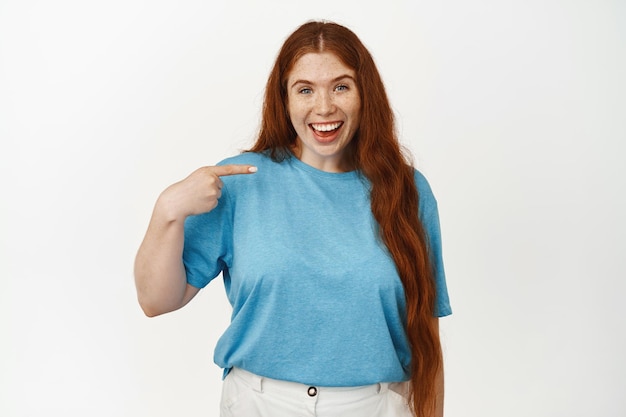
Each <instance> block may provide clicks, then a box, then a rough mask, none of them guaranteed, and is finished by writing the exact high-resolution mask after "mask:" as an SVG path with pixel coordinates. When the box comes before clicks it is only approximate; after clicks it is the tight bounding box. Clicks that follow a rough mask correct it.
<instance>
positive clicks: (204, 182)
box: [157, 165, 257, 221]
mask: <svg viewBox="0 0 626 417" xmlns="http://www.w3.org/2000/svg"><path fill="white" fill-rule="evenodd" d="M256 171H257V168H256V167H254V166H252V165H222V166H208V167H202V168H199V169H197V170H195V171H194V172H192V173H191V174H190V175H189V176H188V177H187V178H185V179H184V180H182V181H179V182H177V183H175V184H172V185H171V186H169V187H168V188H167V189H166V190H165V191H163V193H162V194H161V196H160V197H159V201H158V202H157V207H159V206H160V208H161V209H163V210H164V211H165V213H168V218H170V219H173V220H182V221H184V220H185V219H186V218H187V217H188V216H191V215H195V214H201V213H207V212H209V211H211V210H213V209H214V208H215V207H216V206H217V203H218V200H219V198H220V197H221V196H222V187H223V186H224V183H223V182H222V180H221V179H220V177H224V176H227V175H240V174H253V173H255V172H256Z"/></svg>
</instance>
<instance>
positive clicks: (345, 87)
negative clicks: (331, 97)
mask: <svg viewBox="0 0 626 417" xmlns="http://www.w3.org/2000/svg"><path fill="white" fill-rule="evenodd" d="M347 90H349V87H348V86H347V85H345V84H339V85H338V86H337V87H335V91H347Z"/></svg>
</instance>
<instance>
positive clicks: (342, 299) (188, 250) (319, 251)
mask: <svg viewBox="0 0 626 417" xmlns="http://www.w3.org/2000/svg"><path fill="white" fill-rule="evenodd" d="M221 164H252V165H255V166H257V167H258V172H257V173H255V174H247V175H235V176H225V177H222V180H223V182H224V187H223V190H222V197H221V198H220V200H219V204H218V206H217V207H216V208H215V209H214V210H213V211H211V212H210V213H206V214H202V215H199V216H192V217H189V218H188V219H187V221H186V223H185V248H184V253H183V260H184V264H185V268H186V271H187V281H188V282H189V283H190V284H191V285H193V286H195V287H198V288H202V287H204V286H206V285H207V284H208V283H209V282H210V281H211V280H212V279H213V278H215V277H216V276H218V275H219V274H220V273H223V279H224V285H225V288H226V293H227V295H228V299H229V301H230V303H231V304H232V306H233V313H232V320H231V324H230V326H229V327H228V328H227V329H226V331H225V333H224V334H223V335H222V337H221V338H220V340H219V341H218V343H217V346H216V349H215V356H214V360H215V362H216V363H217V364H218V365H219V366H221V367H222V368H224V369H225V372H228V370H229V369H230V368H231V367H233V366H236V367H239V368H242V369H245V370H247V371H249V372H252V373H255V374H257V375H262V376H266V377H269V378H274V379H281V380H286V381H294V382H300V383H303V384H310V385H318V386H358V385H366V384H373V383H377V382H392V381H402V380H406V379H408V373H407V371H408V365H409V362H410V351H409V347H408V343H407V340H406V335H405V332H404V326H403V323H404V317H405V315H406V313H405V300H404V290H403V287H402V283H401V281H400V278H399V277H398V275H397V272H396V268H395V264H394V263H393V261H392V260H391V258H390V256H389V253H388V251H387V249H386V247H385V246H384V244H383V243H382V242H380V240H379V239H377V237H376V223H375V221H374V219H373V217H372V214H371V210H370V201H369V191H368V187H369V184H368V182H367V180H365V179H364V178H363V177H362V176H360V175H359V174H358V173H357V172H347V173H329V172H324V171H320V170H317V169H315V168H313V167H311V166H309V165H306V164H305V163H303V162H301V161H300V160H298V159H297V158H295V157H291V158H288V159H287V160H285V161H283V162H280V163H277V162H274V161H272V160H271V159H270V158H268V157H267V156H265V155H263V154H256V153H244V154H241V155H238V156H235V157H233V158H229V159H227V160H225V161H223V162H222V163H221ZM415 180H416V184H417V187H418V191H419V195H420V209H419V212H420V219H421V221H422V222H423V224H424V226H425V228H426V230H427V233H428V237H429V240H430V244H431V251H432V254H433V258H434V261H435V266H436V270H437V276H436V282H437V289H438V297H437V308H436V315H437V316H446V315H448V314H451V309H450V303H449V300H448V293H447V289H446V282H445V275H444V269H443V263H442V258H441V239H440V231H439V217H438V214H437V203H436V201H435V198H434V196H433V194H432V192H431V189H430V187H429V185H428V182H427V181H426V179H425V178H424V176H422V175H421V174H420V173H419V172H418V171H415Z"/></svg>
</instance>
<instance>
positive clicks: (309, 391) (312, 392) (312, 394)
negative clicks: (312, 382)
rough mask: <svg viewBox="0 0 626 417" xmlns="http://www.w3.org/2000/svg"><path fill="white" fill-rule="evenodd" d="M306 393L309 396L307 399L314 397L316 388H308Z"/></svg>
mask: <svg viewBox="0 0 626 417" xmlns="http://www.w3.org/2000/svg"><path fill="white" fill-rule="evenodd" d="M306 393H307V394H309V397H315V396H316V395H317V388H315V387H309V389H308V390H307V391H306Z"/></svg>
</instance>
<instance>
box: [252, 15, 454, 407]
mask: <svg viewBox="0 0 626 417" xmlns="http://www.w3.org/2000/svg"><path fill="white" fill-rule="evenodd" d="M320 52H331V53H334V54H335V55H336V56H337V57H338V58H339V59H340V60H341V61H342V62H343V63H344V64H345V65H347V66H348V67H350V68H352V69H353V70H354V71H355V73H356V84H357V87H358V90H359V94H360V96H361V121H360V126H359V129H358V130H357V132H356V133H355V136H354V138H352V140H351V142H350V144H349V149H348V151H349V152H348V155H349V157H350V158H351V162H352V164H353V165H354V167H355V168H356V169H357V170H358V171H359V172H361V173H362V174H363V175H364V176H365V177H366V178H367V179H368V180H369V181H370V184H371V195H370V199H371V210H372V213H373V215H374V218H375V219H376V221H377V222H378V226H379V234H380V238H381V239H382V241H383V242H384V243H385V245H386V246H387V248H388V249H389V252H390V253H391V256H392V258H393V260H394V262H395V264H396V268H397V270H398V274H399V275H400V278H401V280H402V284H403V286H404V292H405V297H406V305H407V317H406V334H407V338H408V341H409V345H410V347H411V372H410V378H411V380H410V388H411V389H410V399H409V405H410V406H411V407H412V409H413V413H414V414H415V415H416V416H417V415H419V416H422V415H431V413H432V412H433V411H434V410H435V404H436V395H437V389H436V379H437V375H438V372H439V371H440V369H441V367H442V366H443V359H442V354H441V344H440V341H439V332H438V327H437V324H436V321H435V320H434V305H435V293H436V289H435V283H434V272H433V270H432V264H431V262H430V255H429V249H428V242H427V236H426V233H425V231H424V228H423V227H422V224H421V222H420V221H419V217H418V201H419V196H418V192H417V189H416V185H415V180H414V170H413V167H412V165H411V164H410V162H409V161H408V160H407V159H406V158H405V156H404V155H403V153H402V149H401V146H400V144H399V142H398V138H397V135H396V131H395V122H394V116H393V111H392V109H391V106H390V104H389V100H388V98H387V93H386V92H385V87H384V85H383V82H382V79H381V77H380V74H379V73H378V70H377V68H376V65H375V64H374V60H373V58H372V56H371V54H370V53H369V52H368V50H367V48H366V47H365V46H364V45H363V43H362V42H361V41H360V40H359V38H358V37H357V36H356V35H355V34H354V33H353V32H352V31H350V30H349V29H347V28H345V27H343V26H341V25H338V24H335V23H330V22H308V23H305V24H304V25H302V26H300V27H299V28H298V29H297V30H296V31H295V32H294V33H292V34H291V35H290V36H289V37H288V38H287V40H286V41H285V43H284V44H283V46H282V48H281V50H280V52H279V54H278V57H277V59H276V62H275V64H274V68H273V69H272V71H271V73H270V76H269V79H268V82H267V86H266V90H265V101H264V104H263V116H262V122H261V130H260V133H259V137H258V139H257V141H256V143H255V144H254V146H253V147H252V149H251V151H253V152H263V151H269V152H270V156H271V157H272V158H273V159H275V160H282V159H284V158H287V157H288V156H289V155H290V149H292V148H293V146H294V144H295V142H296V131H295V129H294V128H293V126H292V124H291V122H290V120H289V117H288V115H287V107H286V106H287V88H286V82H287V78H288V76H289V72H290V71H291V69H292V68H293V66H294V64H295V62H296V61H297V60H298V59H299V58H300V57H301V56H303V55H305V54H307V53H320Z"/></svg>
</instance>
